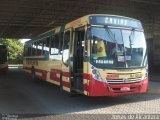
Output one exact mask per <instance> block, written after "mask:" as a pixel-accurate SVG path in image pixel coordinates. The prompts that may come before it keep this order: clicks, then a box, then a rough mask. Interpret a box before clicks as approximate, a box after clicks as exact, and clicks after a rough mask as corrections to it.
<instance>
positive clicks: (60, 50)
mask: <svg viewBox="0 0 160 120" xmlns="http://www.w3.org/2000/svg"><path fill="white" fill-rule="evenodd" d="M63 34H64V33H60V34H59V53H60V54H62V45H63Z"/></svg>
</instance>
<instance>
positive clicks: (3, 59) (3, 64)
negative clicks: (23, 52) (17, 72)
mask: <svg viewBox="0 0 160 120" xmlns="http://www.w3.org/2000/svg"><path fill="white" fill-rule="evenodd" d="M7 71H8V53H7V46H6V45H1V44H0V72H2V73H6V72H7Z"/></svg>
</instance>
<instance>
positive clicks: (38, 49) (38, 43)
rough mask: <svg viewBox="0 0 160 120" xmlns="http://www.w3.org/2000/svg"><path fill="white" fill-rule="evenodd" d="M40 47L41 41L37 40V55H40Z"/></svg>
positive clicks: (41, 45)
mask: <svg viewBox="0 0 160 120" xmlns="http://www.w3.org/2000/svg"><path fill="white" fill-rule="evenodd" d="M42 48H43V42H42V41H38V42H37V55H42Z"/></svg>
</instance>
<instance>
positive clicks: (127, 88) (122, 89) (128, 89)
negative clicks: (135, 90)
mask: <svg viewBox="0 0 160 120" xmlns="http://www.w3.org/2000/svg"><path fill="white" fill-rule="evenodd" d="M121 91H130V88H129V87H122V88H121Z"/></svg>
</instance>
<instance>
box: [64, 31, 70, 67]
mask: <svg viewBox="0 0 160 120" xmlns="http://www.w3.org/2000/svg"><path fill="white" fill-rule="evenodd" d="M69 44H70V31H67V32H65V34H64V40H63V62H64V63H65V64H67V65H68V60H69Z"/></svg>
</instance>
